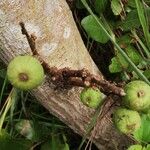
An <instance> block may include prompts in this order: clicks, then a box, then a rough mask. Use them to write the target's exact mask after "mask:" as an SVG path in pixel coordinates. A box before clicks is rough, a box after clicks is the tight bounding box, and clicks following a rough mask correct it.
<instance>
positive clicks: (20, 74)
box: [7, 55, 44, 90]
mask: <svg viewBox="0 0 150 150" xmlns="http://www.w3.org/2000/svg"><path fill="white" fill-rule="evenodd" d="M7 76H8V80H9V81H10V82H11V84H12V85H13V86H14V87H16V88H18V89H21V90H31V89H33V88H36V87H37V86H39V85H40V84H41V83H42V82H43V80H44V70H43V67H42V65H41V63H40V62H39V61H38V60H37V59H36V58H34V57H33V56H29V55H26V56H17V57H15V58H14V59H13V60H12V61H11V62H10V63H9V65H8V68H7Z"/></svg>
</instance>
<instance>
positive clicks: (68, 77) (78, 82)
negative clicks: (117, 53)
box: [20, 22, 125, 96]
mask: <svg viewBox="0 0 150 150" xmlns="http://www.w3.org/2000/svg"><path fill="white" fill-rule="evenodd" d="M20 26H21V30H22V34H24V35H26V38H27V40H28V43H29V45H30V48H31V51H32V53H33V55H35V56H37V57H38V59H39V61H40V62H41V64H42V66H43V68H44V69H45V71H46V72H47V73H48V74H49V75H50V77H51V81H52V82H53V83H54V84H55V85H59V86H63V87H70V86H79V87H93V86H94V87H97V88H99V89H100V90H101V91H102V92H103V93H105V94H107V95H108V94H111V93H112V94H115V95H119V96H124V95H125V92H124V90H123V89H122V88H121V87H118V86H116V84H115V83H110V82H109V81H106V80H104V79H100V77H99V76H96V75H93V74H91V73H90V72H89V71H88V70H86V69H84V68H83V69H82V70H71V69H70V68H63V69H57V68H56V67H50V66H49V65H48V64H47V63H46V62H45V61H44V59H43V58H42V57H41V56H40V55H39V54H38V51H37V49H36V43H35V41H36V36H35V35H29V34H28V31H27V30H26V28H25V24H24V23H23V22H20Z"/></svg>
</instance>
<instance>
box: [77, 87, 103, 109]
mask: <svg viewBox="0 0 150 150" xmlns="http://www.w3.org/2000/svg"><path fill="white" fill-rule="evenodd" d="M80 99H81V101H82V103H83V104H85V105H86V106H88V107H91V108H97V107H98V106H99V105H100V104H102V102H103V99H104V94H103V93H101V92H100V90H99V89H98V88H91V87H90V88H85V89H83V90H82V92H81V94H80Z"/></svg>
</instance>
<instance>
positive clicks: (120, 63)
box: [109, 42, 143, 73]
mask: <svg viewBox="0 0 150 150" xmlns="http://www.w3.org/2000/svg"><path fill="white" fill-rule="evenodd" d="M120 44H121V42H120ZM126 44H127V43H126ZM124 51H125V52H126V53H127V55H128V56H129V57H130V59H131V60H132V62H133V63H134V64H135V65H138V64H139V63H140V62H141V61H142V60H143V59H142V57H141V55H140V54H139V53H138V52H137V51H136V49H135V48H134V47H133V46H131V45H129V46H128V47H126V48H125V49H124ZM124 69H130V66H129V64H128V63H127V61H126V60H125V59H124V57H123V56H122V55H121V54H120V53H118V54H117V56H115V57H113V58H112V59H111V64H110V65H109V71H110V72H111V73H117V72H121V71H122V70H124ZM130 70H131V69H130ZM131 71H132V70H131Z"/></svg>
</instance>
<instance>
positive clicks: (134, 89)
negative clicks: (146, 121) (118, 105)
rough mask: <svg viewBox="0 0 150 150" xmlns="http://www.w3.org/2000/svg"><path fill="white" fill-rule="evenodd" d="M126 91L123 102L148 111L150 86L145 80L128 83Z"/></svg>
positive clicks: (149, 106)
mask: <svg viewBox="0 0 150 150" xmlns="http://www.w3.org/2000/svg"><path fill="white" fill-rule="evenodd" d="M124 91H125V93H126V95H125V96H124V97H123V103H124V104H125V105H126V106H127V107H128V108H130V109H133V110H136V111H147V110H148V109H149V108H150V86H149V85H148V84H147V83H145V82H144V81H140V80H137V81H132V82H130V83H128V84H127V85H126V86H125V88H124Z"/></svg>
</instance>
